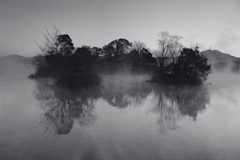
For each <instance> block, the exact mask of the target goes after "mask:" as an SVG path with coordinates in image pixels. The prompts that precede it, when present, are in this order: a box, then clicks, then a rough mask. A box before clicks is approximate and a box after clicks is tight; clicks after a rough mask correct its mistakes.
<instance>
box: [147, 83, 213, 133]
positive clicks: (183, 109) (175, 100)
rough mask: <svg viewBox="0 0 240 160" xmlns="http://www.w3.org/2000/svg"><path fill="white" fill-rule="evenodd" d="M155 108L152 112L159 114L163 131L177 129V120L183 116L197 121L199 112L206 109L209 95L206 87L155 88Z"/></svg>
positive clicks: (159, 121)
mask: <svg viewBox="0 0 240 160" xmlns="http://www.w3.org/2000/svg"><path fill="white" fill-rule="evenodd" d="M153 95H154V99H156V102H155V103H154V107H153V109H152V110H151V111H153V112H154V113H157V114H159V116H158V117H159V119H158V123H159V125H160V126H161V127H160V129H161V130H166V129H176V128H177V120H178V119H179V118H181V117H182V116H186V115H187V116H189V117H192V118H193V120H194V121H195V120H196V119H197V115H198V113H199V112H201V111H203V110H204V109H206V104H208V103H209V94H208V91H207V88H206V87H205V86H164V87H154V90H153Z"/></svg>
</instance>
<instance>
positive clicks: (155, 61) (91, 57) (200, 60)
mask: <svg viewBox="0 0 240 160" xmlns="http://www.w3.org/2000/svg"><path fill="white" fill-rule="evenodd" d="M44 37H45V40H44V44H43V45H38V47H39V49H40V53H39V55H38V56H37V57H36V58H35V61H34V66H35V73H33V74H32V75H31V76H30V77H32V78H38V77H50V78H53V79H55V80H56V81H57V82H59V83H67V82H70V81H71V82H73V81H76V82H82V83H89V84H99V82H100V78H99V74H100V73H102V72H101V71H103V70H104V69H103V68H105V69H106V70H108V69H111V68H114V69H113V72H114V71H116V70H117V69H120V70H121V69H122V66H123V65H122V64H124V65H125V64H127V66H130V70H131V73H132V71H135V72H137V71H139V70H145V71H147V73H149V74H150V76H151V80H152V81H157V82H160V81H161V82H162V80H165V79H166V78H167V81H169V79H171V80H172V82H174V81H176V80H179V79H184V80H190V81H192V80H196V79H197V80H198V81H200V82H203V81H205V80H206V79H207V76H208V73H209V71H210V68H211V66H210V65H208V64H207V58H205V57H204V56H203V55H201V54H200V53H199V50H198V47H197V46H196V47H195V48H184V47H183V45H182V44H181V43H180V40H181V38H182V37H180V36H177V35H170V34H169V33H168V32H161V33H160V34H159V39H158V46H159V49H158V50H157V51H154V52H151V51H150V50H149V49H147V48H146V44H145V43H144V42H140V41H134V42H133V43H132V42H129V41H128V40H127V39H124V38H120V39H116V40H113V41H111V42H110V43H108V44H106V45H104V46H103V47H102V48H100V47H90V46H85V45H83V46H82V47H78V48H75V47H74V44H73V43H72V39H71V38H70V36H69V35H68V34H60V32H59V30H58V29H57V28H54V33H53V34H51V33H49V32H48V31H46V33H45V34H44ZM106 70H105V71H106Z"/></svg>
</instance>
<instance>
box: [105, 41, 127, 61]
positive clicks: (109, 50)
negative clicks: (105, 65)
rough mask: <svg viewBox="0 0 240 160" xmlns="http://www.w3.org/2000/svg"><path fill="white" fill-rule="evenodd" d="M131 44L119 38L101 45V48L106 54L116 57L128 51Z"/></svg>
mask: <svg viewBox="0 0 240 160" xmlns="http://www.w3.org/2000/svg"><path fill="white" fill-rule="evenodd" d="M131 46H132V44H131V43H130V42H129V41H128V40H126V39H123V38H120V39H118V40H114V41H112V42H110V43H109V44H108V45H105V46H103V50H104V51H105V52H106V56H109V57H116V56H119V55H122V54H126V53H128V50H129V49H130V47H131Z"/></svg>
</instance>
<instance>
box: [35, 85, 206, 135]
mask: <svg viewBox="0 0 240 160" xmlns="http://www.w3.org/2000/svg"><path fill="white" fill-rule="evenodd" d="M35 97H36V99H37V100H38V101H39V102H40V106H41V107H42V108H43V109H44V110H45V114H44V118H43V123H44V124H45V125H46V129H47V131H51V130H52V131H53V132H54V133H56V134H68V133H69V132H70V130H71V129H72V127H73V124H74V122H77V123H78V124H80V125H81V126H88V125H90V124H92V123H93V122H94V120H95V118H96V116H95V114H94V108H95V102H96V101H97V100H100V101H106V102H107V103H108V104H109V105H110V106H113V107H117V108H125V109H127V107H128V106H130V105H131V106H136V107H137V106H142V104H143V102H144V104H145V103H146V101H148V103H146V104H148V105H150V106H143V107H146V108H147V110H148V112H151V113H154V114H157V116H158V123H159V126H160V130H161V131H162V130H166V129H176V128H177V121H178V120H179V118H181V117H183V116H189V117H192V119H193V120H196V119H197V115H198V113H199V112H201V111H203V110H204V109H205V108H206V104H208V103H209V94H208V91H207V88H206V87H205V86H159V85H155V84H151V83H147V82H127V83H125V82H124V83H115V82H109V81H107V82H103V83H102V85H101V86H100V87H92V88H80V89H77V88H75V89H68V88H61V87H58V86H56V85H48V84H46V83H44V82H38V83H37V89H36V90H35ZM149 97H152V98H149ZM109 112H110V111H109ZM109 116H111V113H109Z"/></svg>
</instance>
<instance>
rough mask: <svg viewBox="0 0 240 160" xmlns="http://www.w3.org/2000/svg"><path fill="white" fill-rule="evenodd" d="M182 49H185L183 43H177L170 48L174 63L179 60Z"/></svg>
mask: <svg viewBox="0 0 240 160" xmlns="http://www.w3.org/2000/svg"><path fill="white" fill-rule="evenodd" d="M182 49H183V45H182V44H181V43H176V44H175V45H174V46H173V47H172V48H171V49H170V52H169V56H170V57H171V59H172V62H173V63H176V62H177V59H178V57H179V55H180V53H181V50H182Z"/></svg>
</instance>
